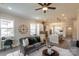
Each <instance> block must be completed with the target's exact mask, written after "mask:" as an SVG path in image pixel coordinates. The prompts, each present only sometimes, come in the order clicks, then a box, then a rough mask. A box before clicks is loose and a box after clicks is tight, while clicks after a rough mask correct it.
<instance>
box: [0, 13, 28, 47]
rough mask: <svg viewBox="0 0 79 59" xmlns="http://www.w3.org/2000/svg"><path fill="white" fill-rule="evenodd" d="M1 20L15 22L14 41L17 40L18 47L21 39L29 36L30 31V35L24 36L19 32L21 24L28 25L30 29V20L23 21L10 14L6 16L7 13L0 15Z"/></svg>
mask: <svg viewBox="0 0 79 59" xmlns="http://www.w3.org/2000/svg"><path fill="white" fill-rule="evenodd" d="M1 18H4V19H10V20H14V28H15V29H14V38H13V40H15V43H16V45H18V44H19V39H20V38H21V37H27V36H29V31H28V33H26V34H24V35H23V34H20V33H19V31H18V27H19V25H21V24H26V25H27V26H28V28H29V21H28V20H29V19H23V18H21V17H18V16H13V15H9V14H6V13H0V19H1ZM0 38H1V37H0ZM0 47H1V39H0Z"/></svg>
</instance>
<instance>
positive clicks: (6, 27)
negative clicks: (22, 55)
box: [0, 19, 14, 37]
mask: <svg viewBox="0 0 79 59" xmlns="http://www.w3.org/2000/svg"><path fill="white" fill-rule="evenodd" d="M0 32H1V33H0V34H1V37H9V36H14V21H12V20H6V19H0Z"/></svg>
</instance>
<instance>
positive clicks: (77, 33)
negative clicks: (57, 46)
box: [73, 11, 79, 40]
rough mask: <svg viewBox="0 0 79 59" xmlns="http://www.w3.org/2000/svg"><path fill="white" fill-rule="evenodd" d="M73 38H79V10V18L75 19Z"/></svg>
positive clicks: (78, 16) (78, 15)
mask: <svg viewBox="0 0 79 59" xmlns="http://www.w3.org/2000/svg"><path fill="white" fill-rule="evenodd" d="M73 39H74V40H79V11H78V14H77V19H76V20H75V21H74V33H73Z"/></svg>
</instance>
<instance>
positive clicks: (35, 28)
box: [30, 24, 39, 35]
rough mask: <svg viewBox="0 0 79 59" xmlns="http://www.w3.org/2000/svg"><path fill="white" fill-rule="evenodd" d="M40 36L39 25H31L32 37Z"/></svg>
mask: <svg viewBox="0 0 79 59" xmlns="http://www.w3.org/2000/svg"><path fill="white" fill-rule="evenodd" d="M34 34H37V35H39V24H30V35H34Z"/></svg>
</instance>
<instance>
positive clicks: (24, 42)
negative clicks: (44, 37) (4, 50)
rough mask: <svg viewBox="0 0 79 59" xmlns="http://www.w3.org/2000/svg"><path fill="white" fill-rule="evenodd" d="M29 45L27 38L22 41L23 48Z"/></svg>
mask: <svg viewBox="0 0 79 59" xmlns="http://www.w3.org/2000/svg"><path fill="white" fill-rule="evenodd" d="M28 44H29V41H28V38H26V39H24V40H23V46H24V47H25V46H27V45H28Z"/></svg>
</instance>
